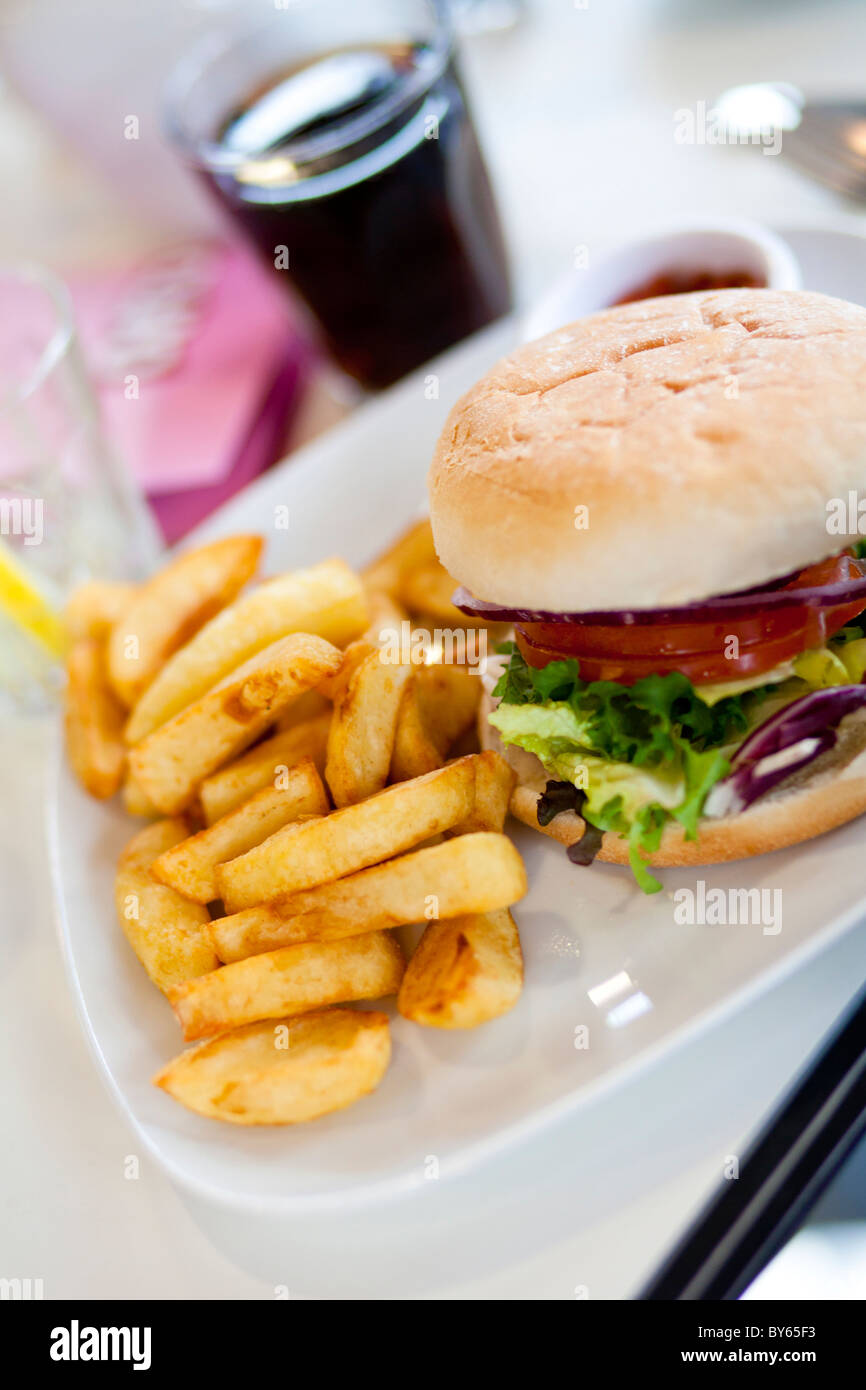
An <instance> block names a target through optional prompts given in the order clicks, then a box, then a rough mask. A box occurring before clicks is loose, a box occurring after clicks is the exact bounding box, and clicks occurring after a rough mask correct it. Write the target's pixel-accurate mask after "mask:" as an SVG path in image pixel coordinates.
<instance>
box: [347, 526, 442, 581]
mask: <svg viewBox="0 0 866 1390" xmlns="http://www.w3.org/2000/svg"><path fill="white" fill-rule="evenodd" d="M435 560H436V547H435V545H434V544H433V532H432V531H431V529H430V522H429V520H428V519H427V518H426V517H425V518H424V520H423V521H416V522H415V524H414V525H413V526H410V527H409V529H408V530H407V531H404V532H403V535H402V536H401V537H400V539H399V540H397V541H395V543H394V544H393V545H392V546H390V547H389V548H388V550H386V551H385V552H384V554H383V555H380V556H379V558H378V559H377V560H374V561H373V563H372V564H371V565H368V566H367V568H366V569H365V570H363V571H362V574H363V579H364V583H365V585H366V586H367V588H368V589H379V590H380V591H381V592H383V593H386V594H390V595H391V597H392V598H399V595H400V589H401V586H402V582H403V579H404V577H405V576H406V575H407V574H410V573H411V572H412V571H413V570H416V569H418V568H419V566H422V565H427V564H431V563H432V562H434V561H435Z"/></svg>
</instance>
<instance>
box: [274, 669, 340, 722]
mask: <svg viewBox="0 0 866 1390" xmlns="http://www.w3.org/2000/svg"><path fill="white" fill-rule="evenodd" d="M330 679H331V678H330V676H329V677H328V680H330ZM331 712H332V711H331V702H330V700H329V699H327V697H326V696H324V695H323V694H322V692H321V691H320V690H307V691H305V692H304V694H303V695H299V696H298V698H297V700H294V701H293V702H292V704H290V705H289V708H288V709H287V710H284V711H283V713H282V714H281V715H280V717H279V719H278V720H277V722H276V724H275V726H274V727H275V729H276V731H277V733H280V734H284V733H285V732H286V730H287V729H294V728H295V726H296V725H297V724H307V723H309V721H310V720H311V719H318V718H319V715H321V714H326V715H327V716H328V718H329V719H330V716H331Z"/></svg>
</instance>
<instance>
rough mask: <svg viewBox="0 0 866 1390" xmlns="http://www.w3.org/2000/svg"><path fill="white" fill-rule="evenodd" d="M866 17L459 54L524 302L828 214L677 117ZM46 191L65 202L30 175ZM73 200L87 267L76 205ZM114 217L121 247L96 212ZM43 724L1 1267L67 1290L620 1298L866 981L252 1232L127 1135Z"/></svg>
mask: <svg viewBox="0 0 866 1390" xmlns="http://www.w3.org/2000/svg"><path fill="white" fill-rule="evenodd" d="M864 27H866V25H864V18H863V10H862V6H861V5H858V4H857V3H856V0H852V3H837V4H829V3H817V0H816V2H815V3H812V4H806V3H803V4H800V5H797V6H787V7H785V6H781V5H776V4H767V5H759V4H746V3H745V0H742V3H740V4H734V5H730V6H727V7H725V10H724V13H723V12H722V9H721V7H719V6H703V5H701V4H699V3H698V0H694V3H691V4H689V3H687V2H686V0H678V2H677V0H670V3H667V4H653V3H649V2H648V3H638V0H620V3H619V4H616V5H614V4H611V3H603V0H590V3H589V8H588V9H582V8H580V7H579V6H572V4H571V3H569V0H538V3H535V4H530V18H529V20H528V21H527V22H526V23H525V24H524V25H523V26H522V27H521V28H519V29H517V30H515V31H514V32H513V33H511V34H504V35H499V36H494V37H490V38H485V39H477V40H474V41H473V42H472V44H471V46H469V47H468V49H467V53H466V59H465V68H466V70H467V75H468V78H469V81H470V85H471V89H472V92H473V96H474V104H475V109H476V115H477V119H478V122H479V125H480V126H481V128H482V131H483V136H484V140H485V144H486V148H487V150H488V152H489V159H490V163H491V165H492V167H493V170H494V175H495V178H496V182H497V185H498V189H499V194H500V200H501V204H502V208H503V213H504V217H505V220H506V223H507V226H508V228H509V239H510V241H511V245H512V249H513V253H514V259H515V265H516V268H517V281H518V287H519V292H520V296H521V299H523V300H524V301H525V300H526V299H527V298H529V297H531V295H533V294H534V293H537V292H538V291H539V290H540V289H541V288H543V287H544V285H545V284H546V283H547V281H549V280H550V279H552V278H553V277H554V276H555V275H557V274H558V273H560V272H561V271H562V269H563V268H567V267H568V266H569V265H570V264H571V261H572V257H573V255H574V248H575V246H577V245H586V246H588V247H589V248H590V254H591V253H592V246H593V244H594V242H595V241H596V240H597V241H598V243H599V244H600V243H601V241H602V240H608V239H609V238H610V237H611V235H612V234H613V235H616V234H626V233H627V232H628V231H629V230H631V229H635V230H636V229H638V228H639V227H640V228H643V227H644V226H646V225H648V224H650V223H651V222H654V221H655V222H661V221H667V220H673V219H676V218H682V217H686V216H688V217H693V218H698V217H701V216H710V215H718V214H720V213H726V214H732V215H746V216H753V217H756V218H763V219H765V220H767V221H773V222H776V223H788V224H792V223H803V224H806V223H830V222H832V221H833V219H834V218H835V217H836V215H837V212H838V207H837V205H836V204H835V202H834V201H832V200H831V198H830V197H829V195H825V194H824V193H823V192H822V191H821V190H820V189H818V188H816V187H813V186H812V185H810V184H808V183H807V182H805V180H803V179H802V178H801V177H800V176H799V175H798V174H797V173H796V172H794V171H793V170H791V169H789V168H788V167H787V166H786V165H785V164H784V163H783V161H781V160H778V159H768V158H765V157H762V156H761V155H760V154H759V153H758V152H757V151H755V150H738V149H724V148H722V149H715V150H713V149H706V148H704V149H703V150H698V149H688V148H684V147H682V146H678V145H676V144H675V142H674V140H673V133H672V132H673V123H674V115H673V113H674V111H675V110H676V109H677V108H679V107H683V106H691V105H693V104H694V103H695V102H696V101H698V100H699V99H705V100H707V101H708V102H709V103H712V99H713V97H714V96H715V94H716V93H717V92H718V91H719V90H721V89H722V88H723V87H724V86H725V85H728V84H731V83H734V82H741V81H749V80H756V79H759V78H762V77H768V76H769V77H777V78H778V77H783V78H787V79H789V80H794V81H797V82H798V83H800V84H801V85H803V86H804V87H807V88H809V89H812V90H821V91H825V92H826V91H836V92H848V91H857V90H859V84H860V83H861V80H862V42H861V41H862V37H863V30H864ZM9 119H10V117H9V112H8V110H7V111H6V112H5V113H4V111H3V110H2V109H0V176H2V173H3V168H4V165H5V164H6V163H7V162H8V160H9V159H10V158H12V157H13V156H14V155H15V153H16V151H17V150H18V147H17V146H16V145H15V137H14V136H13V134H12V133H11V132H10V128H9ZM10 151H11V152H12V153H11V154H10ZM18 154H19V158H20V151H18ZM29 196H31V197H32V198H36V199H37V201H38V200H39V199H43V200H44V198H45V188H44V187H41V186H40V185H39V182H38V177H37V178H36V179H35V181H34V185H33V188H32V189H31V190H30V195H29ZM94 206H95V204H94ZM19 211H20V218H21V221H20V222H19V223H18V224H16V222H15V219H14V218H12V219H11V221H10V222H9V223H8V225H6V226H5V227H4V230H3V234H2V237H0V251H4V250H5V249H6V248H13V249H14V248H15V246H16V235H18V236H21V235H23V234H22V233H21V231H20V228H21V226H24V225H26V226H27V227H28V236H29V243H28V244H29V249H30V252H31V254H33V255H38V254H39V247H38V246H34V245H33V237H32V232H33V226H34V223H33V221H32V207H31V221H30V222H28V221H27V215H28V212H27V199H26V198H22V200H21V208H20V210H19ZM75 213H76V219H77V220H76V224H75V227H74V229H73V230H74V237H73V235H72V232H70V231H69V228H67V232H69V235H70V238H71V239H72V240H74V242H75V247H76V255H77V256H78V257H80V255H81V248H82V246H84V247H85V248H86V245H87V236H86V217H84V214H83V213H82V203H81V202H79V203H77V204H76V206H75ZM5 217H6V214H5V213H4V218H5ZM862 220H863V224H864V229H866V218H863V219H862ZM16 225H17V227H18V231H17V232H16ZM39 225H40V226H41V228H42V235H43V240H44V253H43V254H44V258H45V259H48V260H53V261H54V262H55V263H58V264H60V265H61V268H62V261H63V236H62V231H61V227H60V224H59V221H58V220H57V219H55V222H54V223H53V224H51V225H49V224H46V223H45V221H44V219H42V220H41V221H40V223H39ZM99 227H100V233H99V236H98V237H97V231H96V229H95V228H94V233H93V237H94V241H93V244H94V246H95V245H96V244H97V243H98V244H99V246H100V248H102V246H103V245H104V233H105V216H104V205H102V204H101V205H100V217H99ZM83 228H84V230H83ZM70 244H71V241H68V242H67V246H68V245H70ZM47 741H48V740H47V731H46V728H45V726H44V725H41V724H39V723H37V722H16V723H7V724H6V726H5V727H4V728H3V730H2V732H0V758H2V767H3V774H4V775H3V778H2V787H3V791H2V793H0V873H2V877H0V882H2V886H3V891H2V897H0V940H2V959H3V961H4V969H3V970H2V972H0V1020H2V1028H3V1030H4V1032H5V1035H6V1036H5V1045H4V1046H3V1047H2V1049H0V1095H2V1096H3V1105H2V1107H0V1136H2V1142H0V1207H2V1214H0V1275H2V1276H4V1277H15V1276H18V1277H28V1276H29V1277H31V1278H41V1279H42V1280H43V1281H44V1287H45V1294H46V1297H49V1298H60V1297H81V1298H102V1297H120V1298H159V1299H163V1298H170V1299H185V1298H215V1299H222V1298H272V1297H274V1296H275V1290H276V1289H287V1290H288V1291H289V1293H290V1295H291V1296H293V1297H301V1298H304V1297H329V1296H330V1297H337V1298H341V1297H352V1296H359V1297H366V1298H376V1297H389V1296H398V1297H399V1296H405V1297H413V1296H427V1297H436V1298H438V1297H442V1298H461V1299H462V1298H469V1299H485V1298H496V1299H500V1298H504V1299H524V1298H539V1299H572V1298H575V1297H576V1296H588V1297H589V1298H590V1299H594V1298H622V1297H627V1296H628V1295H629V1294H630V1293H631V1292H633V1290H634V1289H635V1288H636V1287H637V1286H639V1284H640V1281H641V1280H642V1279H643V1278H644V1277H645V1276H646V1275H647V1274H648V1273H649V1272H650V1270H651V1269H652V1267H653V1265H654V1263H655V1261H656V1260H657V1259H658V1258H659V1257H660V1255H661V1254H662V1253H663V1252H664V1250H665V1249H666V1247H667V1245H668V1244H669V1242H670V1240H671V1238H672V1237H673V1236H674V1235H675V1234H676V1233H677V1232H678V1231H679V1230H681V1229H682V1226H683V1224H684V1223H685V1221H686V1220H687V1219H688V1216H689V1214H690V1213H691V1212H692V1211H693V1210H694V1209H695V1208H696V1206H697V1205H699V1203H700V1202H701V1200H702V1199H703V1197H704V1196H705V1195H706V1194H707V1192H708V1191H709V1190H710V1188H711V1187H712V1184H713V1183H714V1181H715V1180H716V1179H717V1178H718V1177H719V1175H720V1173H721V1170H722V1167H723V1164H724V1162H725V1160H726V1158H727V1156H728V1155H730V1154H736V1153H738V1152H741V1151H742V1145H743V1140H744V1137H745V1136H746V1134H747V1133H748V1132H749V1131H750V1130H751V1129H752V1128H753V1127H754V1126H755V1124H757V1123H758V1122H759V1120H760V1117H761V1116H762V1114H763V1113H764V1112H765V1110H766V1108H767V1107H768V1106H769V1105H770V1104H771V1103H772V1102H773V1101H774V1099H775V1098H776V1097H777V1096H778V1093H779V1091H780V1089H781V1088H782V1087H783V1086H784V1085H785V1084H786V1082H787V1081H788V1080H789V1078H790V1077H791V1076H792V1075H793V1074H794V1073H795V1071H796V1070H797V1068H798V1067H799V1066H800V1065H801V1064H802V1062H803V1060H804V1059H805V1057H806V1056H807V1055H808V1053H809V1051H810V1050H811V1048H812V1047H813V1046H814V1044H815V1042H816V1041H817V1039H818V1038H819V1036H820V1035H821V1033H822V1031H823V1030H824V1029H825V1028H827V1027H828V1026H829V1025H830V1024H831V1023H832V1021H833V1019H834V1018H835V1016H836V1015H837V1013H838V1011H839V1010H840V1008H841V1007H842V1006H843V1005H844V1003H845V1002H846V1001H847V1000H848V999H849V998H850V997H851V996H852V994H853V993H854V992H855V990H856V989H857V987H858V985H859V984H860V982H861V980H862V977H863V965H862V962H863V959H864V947H866V926H863V927H861V928H859V929H857V930H855V931H854V932H852V933H850V934H849V935H848V936H847V937H846V938H845V939H844V940H842V941H840V942H838V943H837V944H836V945H835V946H834V947H833V948H832V949H830V950H828V951H827V952H826V953H825V954H824V955H823V956H821V957H820V958H819V959H818V960H816V961H812V962H811V963H810V964H809V965H808V966H807V967H806V968H805V969H803V970H802V971H800V972H799V973H798V974H796V975H794V976H792V977H789V978H788V979H787V980H786V981H784V982H783V983H782V984H780V985H779V986H777V987H776V988H775V989H774V990H773V991H772V993H771V994H769V995H767V996H765V997H764V998H763V999H762V1000H761V1001H760V1003H758V1004H753V1005H751V1006H749V1007H747V1008H746V1009H744V1010H742V1011H741V1012H740V1013H738V1014H737V1015H736V1016H735V1017H734V1018H733V1019H731V1020H730V1021H729V1022H728V1023H727V1024H726V1025H723V1026H721V1027H719V1028H715V1029H713V1030H712V1031H710V1032H707V1033H705V1034H703V1035H702V1036H701V1037H700V1038H698V1039H696V1040H695V1041H694V1042H693V1043H691V1044H690V1045H689V1046H687V1047H685V1048H683V1049H681V1050H680V1051H679V1052H678V1053H677V1054H676V1055H675V1056H673V1057H672V1058H670V1059H668V1060H667V1061H663V1062H661V1063H659V1064H657V1065H656V1066H654V1067H653V1068H652V1069H651V1070H649V1071H646V1072H643V1073H642V1074H641V1076H640V1077H639V1078H637V1079H636V1080H635V1081H633V1082H632V1083H629V1084H626V1085H624V1086H623V1087H621V1088H619V1089H618V1090H617V1091H615V1092H612V1093H611V1094H610V1095H609V1096H608V1097H607V1098H606V1099H602V1100H600V1101H599V1102H597V1103H596V1104H595V1105H594V1106H593V1108H592V1109H591V1110H590V1111H585V1112H582V1115H581V1116H580V1117H578V1118H576V1119H575V1120H573V1121H571V1122H568V1123H564V1124H561V1125H559V1126H558V1127H557V1128H556V1129H554V1130H550V1131H548V1132H547V1133H546V1135H545V1137H544V1138H543V1139H541V1140H538V1141H536V1142H534V1143H532V1144H529V1145H526V1146H524V1147H523V1148H521V1149H519V1150H516V1151H515V1152H514V1153H513V1154H512V1155H511V1156H510V1157H509V1158H508V1159H507V1160H502V1161H499V1162H496V1163H491V1164H488V1165H487V1166H486V1167H484V1168H483V1169H481V1170H480V1171H478V1172H476V1173H475V1174H474V1175H472V1176H471V1177H467V1178H466V1179H463V1180H461V1181H459V1182H455V1183H454V1184H453V1185H450V1184H444V1183H443V1184H441V1185H437V1184H431V1191H430V1194H429V1197H428V1196H427V1194H425V1196H424V1198H423V1199H419V1198H417V1197H416V1198H414V1199H412V1200H411V1201H407V1202H405V1203H401V1204H399V1205H397V1206H393V1207H391V1208H389V1209H388V1210H387V1211H380V1212H372V1213H369V1214H367V1215H365V1216H363V1217H359V1218H357V1219H355V1218H353V1219H351V1220H346V1219H345V1218H342V1219H341V1220H340V1221H339V1222H336V1223H335V1222H331V1221H324V1220H322V1219H321V1218H318V1219H317V1220H316V1221H315V1222H314V1223H312V1222H310V1223H302V1222H293V1223H284V1224H275V1223H267V1226H266V1227H257V1226H256V1224H255V1223H254V1222H252V1221H251V1219H250V1218H249V1217H248V1216H245V1217H243V1218H242V1219H239V1218H234V1217H231V1216H229V1215H227V1214H226V1213H223V1212H219V1211H216V1210H212V1209H205V1208H202V1207H201V1206H196V1207H193V1206H192V1204H191V1203H190V1202H189V1201H188V1200H187V1199H186V1198H184V1197H182V1196H180V1195H179V1194H178V1193H177V1192H176V1191H175V1190H174V1189H173V1188H172V1187H171V1185H170V1184H169V1183H168V1182H167V1180H166V1179H165V1178H164V1177H163V1176H162V1174H161V1173H160V1172H159V1171H157V1170H155V1169H154V1167H153V1166H152V1165H151V1164H150V1162H149V1161H148V1160H147V1158H146V1157H144V1156H140V1164H139V1175H138V1177H137V1178H135V1179H130V1178H129V1177H127V1176H125V1173H126V1172H128V1170H129V1166H130V1165H129V1163H128V1159H129V1157H130V1156H131V1155H135V1141H134V1139H133V1137H132V1135H131V1134H130V1132H129V1131H128V1130H127V1128H126V1126H125V1125H124V1123H123V1122H122V1121H121V1119H120V1118H119V1116H118V1115H117V1114H116V1113H115V1111H114V1109H113V1107H112V1105H111V1103H110V1101H109V1099H108V1096H107V1095H106V1093H105V1092H104V1091H103V1089H102V1087H101V1085H100V1083H99V1081H98V1079H97V1075H96V1071H95V1068H94V1066H93V1064H92V1062H91V1059H90V1057H89V1055H88V1053H87V1050H86V1047H85V1044H84V1041H83V1038H82V1036H81V1034H80V1031H79V1027H78V1023H77V1020H76V1017H75V1014H74V1010H73V1006H72V1002H71V999H70V997H69V994H68V991H67V988H66V983H65V980H64V976H63V967H62V964H61V961H60V957H59V953H58V950H57V946H56V942H55V937H54V928H53V921H52V905H51V889H50V884H49V882H48V878H47V867H46V858H45V850H44V843H43V832H42V806H43V801H44V784H43V776H44V758H45V749H46V747H47ZM576 1291H577V1292H576Z"/></svg>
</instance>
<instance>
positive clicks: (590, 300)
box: [520, 220, 802, 342]
mask: <svg viewBox="0 0 866 1390" xmlns="http://www.w3.org/2000/svg"><path fill="white" fill-rule="evenodd" d="M739 270H743V271H748V272H749V274H751V275H752V276H753V277H754V278H755V279H756V280H759V281H760V282H762V283H763V284H765V285H766V287H767V288H768V289H772V290H796V289H800V288H801V286H802V276H801V274H800V266H799V264H798V262H797V259H796V257H795V256H794V253H793V252H792V251H791V249H790V247H789V246H787V245H786V243H785V242H784V241H783V240H782V238H781V237H779V236H777V235H776V234H775V232H771V231H769V230H768V228H766V227H762V226H760V225H759V224H758V223H756V222H743V221H734V220H731V221H724V222H717V223H712V224H709V223H708V224H704V225H694V226H682V227H679V228H677V229H672V230H670V231H668V232H659V233H655V234H654V235H652V236H648V237H645V238H643V239H641V240H640V241H629V242H624V243H623V244H622V245H619V246H617V247H616V248H615V249H613V250H611V251H609V252H607V253H605V255H603V256H602V257H601V258H600V259H599V260H598V262H597V263H596V262H595V261H594V260H593V259H592V257H591V256H590V260H589V263H588V264H587V266H586V267H585V268H581V269H575V270H572V271H570V272H569V274H568V275H565V276H563V277H562V278H561V279H559V280H557V281H556V282H555V284H553V285H552V286H551V288H550V289H549V290H548V291H547V292H546V294H544V295H542V297H541V299H539V300H538V301H537V303H536V304H535V305H534V306H533V307H532V308H531V309H530V310H529V311H528V313H526V314H525V315H524V317H523V319H522V322H521V331H520V338H521V341H522V342H529V341H531V339H533V338H541V337H543V336H544V334H545V333H552V332H553V331H554V330H555V329H557V328H561V327H562V326H563V324H566V323H573V322H574V320H575V319H580V318H584V317H585V316H586V315H587V314H594V313H596V312H597V311H598V310H599V309H607V308H609V306H610V305H611V304H615V303H616V302H617V301H618V300H619V299H621V298H622V297H623V296H624V295H627V294H630V293H632V292H633V291H634V290H637V289H639V288H640V287H641V286H642V285H644V284H646V283H647V282H648V281H650V280H652V279H654V278H655V277H656V276H657V275H664V274H665V273H666V272H671V273H674V274H688V272H690V271H694V272H698V271H708V272H710V273H715V274H723V273H725V272H728V271H739Z"/></svg>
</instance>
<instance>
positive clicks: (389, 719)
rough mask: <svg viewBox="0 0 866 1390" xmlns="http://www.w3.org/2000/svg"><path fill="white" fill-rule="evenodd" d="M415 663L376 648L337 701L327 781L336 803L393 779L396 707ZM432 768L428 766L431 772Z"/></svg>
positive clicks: (356, 797) (375, 789) (348, 801)
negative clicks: (396, 660)
mask: <svg viewBox="0 0 866 1390" xmlns="http://www.w3.org/2000/svg"><path fill="white" fill-rule="evenodd" d="M410 675H411V667H409V666H396V665H393V664H392V663H390V662H386V661H383V660H382V653H381V652H379V651H374V652H371V653H370V654H369V656H366V657H364V659H363V660H362V661H361V662H360V664H359V665H358V666H356V667H355V669H354V671H352V673H351V675H350V676H349V679H348V681H347V682H346V686H345V689H343V690H342V691H341V692H340V694H339V695H338V697H337V700H336V702H335V704H334V717H333V719H332V720H331V728H330V732H329V734H328V756H327V760H326V762H325V781H326V782H327V784H328V786H329V787H330V789H331V795H332V797H333V798H334V804H335V805H336V806H349V805H351V804H352V803H353V802H356V801H363V800H364V798H365V797H368V796H373V795H374V793H375V792H378V791H381V790H382V788H383V787H384V785H385V783H386V782H387V780H388V769H389V768H390V766H391V755H392V752H393V749H394V736H395V733H396V729H397V712H398V710H399V709H400V700H401V697H402V695H403V689H404V686H405V685H406V681H407V680H408V679H409V676H410ZM426 770H427V769H425V771H426Z"/></svg>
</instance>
